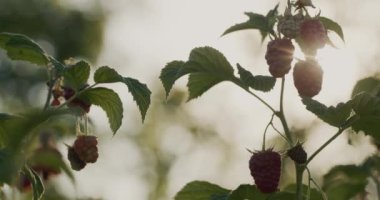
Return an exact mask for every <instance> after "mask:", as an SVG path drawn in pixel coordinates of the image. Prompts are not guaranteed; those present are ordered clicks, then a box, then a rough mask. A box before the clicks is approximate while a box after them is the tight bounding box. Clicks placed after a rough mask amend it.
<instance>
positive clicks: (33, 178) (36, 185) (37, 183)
mask: <svg viewBox="0 0 380 200" xmlns="http://www.w3.org/2000/svg"><path fill="white" fill-rule="evenodd" d="M22 171H23V173H24V174H25V176H26V177H27V178H28V179H29V181H30V182H31V184H32V188H33V200H40V199H41V198H42V195H43V194H44V191H45V188H44V185H43V183H42V180H41V178H40V177H39V176H38V174H37V173H36V172H35V171H33V169H31V168H29V167H24V168H23V170H22Z"/></svg>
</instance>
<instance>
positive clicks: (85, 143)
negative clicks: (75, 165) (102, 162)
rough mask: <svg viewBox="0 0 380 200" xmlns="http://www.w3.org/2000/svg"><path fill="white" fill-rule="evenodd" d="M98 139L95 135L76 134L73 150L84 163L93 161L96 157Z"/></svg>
mask: <svg viewBox="0 0 380 200" xmlns="http://www.w3.org/2000/svg"><path fill="white" fill-rule="evenodd" d="M97 144H98V141H97V140H96V137H95V136H87V135H82V136H78V137H77V139H76V140H75V142H74V146H73V148H74V150H75V152H76V153H77V155H78V157H79V158H80V159H81V160H83V161H84V162H86V163H94V162H96V160H97V159H98V156H99V154H98V148H97V147H96V145H97Z"/></svg>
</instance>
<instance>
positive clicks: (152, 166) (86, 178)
mask: <svg viewBox="0 0 380 200" xmlns="http://www.w3.org/2000/svg"><path fill="white" fill-rule="evenodd" d="M277 3H278V1H275V0H265V1H264V0H250V1H220V0H193V1H186V0H160V1H154V0H96V1H95V0H0V31H1V32H4V31H5V32H15V33H21V34H26V35H28V36H29V37H31V38H33V39H34V40H35V41H37V42H38V43H39V44H40V45H41V46H42V47H43V48H44V49H45V50H46V51H47V52H48V53H49V54H51V55H53V56H54V57H56V58H57V59H58V60H60V61H63V60H65V59H67V58H69V57H75V58H78V59H85V60H88V61H89V62H91V63H92V64H93V66H95V67H100V66H104V65H108V66H111V67H114V68H116V69H117V70H118V71H119V73H120V74H122V75H124V76H131V77H134V78H137V79H139V80H140V81H141V82H145V83H147V85H148V87H149V88H150V89H151V91H152V92H153V93H152V104H151V107H150V108H149V110H148V113H147V118H146V121H145V123H144V124H143V123H142V122H141V118H140V115H139V112H138V109H137V106H136V105H135V103H134V102H133V100H132V97H131V96H130V94H128V91H126V88H125V87H124V86H123V85H112V86H111V87H112V88H113V89H115V91H117V92H118V93H119V95H120V96H121V98H122V100H123V104H124V106H125V113H124V119H123V125H122V127H121V129H120V130H119V131H118V133H117V134H116V135H115V136H112V132H111V130H110V129H109V126H108V124H107V121H108V120H107V119H106V116H105V114H104V113H103V112H102V110H101V109H100V108H95V107H93V108H92V110H91V112H90V117H91V121H92V124H93V126H92V129H91V130H92V132H93V134H94V135H96V136H97V137H98V138H99V139H98V140H99V146H98V147H99V154H100V156H99V159H98V161H97V162H96V163H95V164H91V165H88V166H86V168H85V169H84V170H82V171H79V172H73V173H74V176H75V183H73V182H71V181H70V179H69V178H68V177H67V176H65V175H60V176H56V177H54V178H52V179H50V180H49V182H47V183H46V184H47V192H46V196H45V199H105V200H111V199H112V200H119V199H120V200H122V199H141V200H143V199H146V200H164V199H172V198H173V197H174V195H175V193H176V192H177V191H179V190H180V189H181V188H182V187H183V186H184V185H185V184H186V183H188V182H190V181H192V180H206V181H209V182H213V183H216V184H219V185H221V186H223V187H226V188H230V189H233V188H236V187H237V186H238V185H239V184H242V183H253V179H252V177H251V176H250V174H249V170H248V160H249V157H250V153H249V152H248V151H247V150H246V149H247V148H248V149H251V150H256V149H260V148H261V143H262V133H263V131H264V129H265V126H266V124H267V123H268V122H269V120H270V117H271V114H272V113H271V112H270V111H269V110H268V109H267V108H266V107H264V106H263V105H261V104H260V102H258V101H257V100H256V99H254V98H252V97H251V96H250V95H249V94H246V93H245V92H244V91H242V90H241V89H239V88H238V87H236V86H234V85H232V84H231V83H224V82H223V83H221V84H219V85H217V86H216V87H214V88H212V89H211V90H210V91H209V92H207V93H206V94H204V95H203V96H202V97H201V98H198V99H195V100H193V101H191V102H187V103H186V99H187V91H186V87H185V86H186V78H182V79H180V80H179V81H178V82H177V83H176V85H175V86H174V89H173V91H172V92H171V94H170V96H169V97H168V99H167V100H166V99H165V94H164V90H163V87H162V85H161V83H160V81H159V79H158V77H159V74H160V71H161V69H162V68H163V67H164V66H165V64H166V63H168V62H170V61H172V60H187V58H188V55H189V53H190V51H191V49H193V48H194V47H199V46H212V47H214V48H216V49H218V50H219V51H221V52H222V53H223V54H224V55H225V56H226V57H227V59H228V60H229V61H230V63H231V64H233V65H235V64H236V63H240V64H241V65H242V66H245V67H246V68H247V69H249V70H250V71H252V72H253V73H254V74H264V75H268V74H269V73H268V71H267V65H266V62H265V59H264V55H265V50H266V46H265V44H266V43H265V42H264V43H261V36H260V34H259V32H258V31H254V30H252V31H241V32H236V33H233V34H230V35H227V36H224V37H221V34H222V33H223V32H224V30H226V29H227V28H228V27H230V26H231V25H233V24H235V23H238V22H243V21H246V20H247V18H246V16H245V15H244V14H243V13H244V12H247V11H248V12H256V13H261V14H266V13H267V11H268V10H270V9H272V8H273V7H274V6H275V5H276V4H277ZM285 3H286V1H281V4H280V12H282V11H283V8H284V5H285ZM314 4H315V5H316V6H317V7H318V8H317V9H316V11H318V9H320V10H322V14H321V15H322V16H326V17H329V18H331V19H333V20H335V21H336V22H338V23H339V24H340V25H341V26H342V27H343V30H344V34H345V43H344V42H343V41H341V40H340V39H339V38H338V37H337V36H336V35H334V33H332V34H331V37H332V40H333V42H334V44H335V45H336V46H337V47H338V48H337V49H336V48H332V47H326V48H324V49H323V50H321V51H320V52H319V54H318V59H319V62H320V64H321V66H322V68H323V70H324V82H323V89H322V91H321V93H320V94H319V95H318V96H316V99H317V100H319V101H321V102H323V103H325V104H326V105H336V104H337V103H338V102H343V101H347V100H348V99H349V98H350V95H351V91H352V88H353V86H354V84H355V82H356V81H357V80H359V79H361V78H364V77H367V76H371V75H373V74H375V73H378V71H379V69H380V68H379V67H378V65H379V62H380V60H378V59H379V57H378V55H377V54H378V52H379V49H378V48H379V45H377V44H379V42H380V38H379V37H378V35H379V33H380V22H379V20H378V18H379V17H380V15H379V14H378V12H377V8H379V7H380V2H379V1H376V0H367V1H366V2H365V3H363V2H362V1H342V0H336V1H328V0H318V1H317V0H315V1H314ZM358 8H360V9H358ZM298 55H301V53H300V52H299V51H298ZM296 56H297V53H296ZM279 86H280V84H277V85H276V87H275V89H274V90H273V91H272V92H270V93H258V94H259V95H260V96H262V97H263V98H264V99H266V100H267V101H268V102H269V103H270V104H271V105H274V106H275V107H277V105H278V103H279V101H278V100H279V98H278V97H279V93H280V91H279ZM46 90H47V87H46V72H45V71H44V70H43V69H41V68H38V67H36V66H30V65H29V64H28V63H24V62H15V61H11V60H9V59H8V58H7V56H6V53H5V52H4V51H0V110H1V112H10V113H17V112H22V111H23V110H25V109H27V108H29V107H31V106H33V107H35V106H42V105H43V103H44V99H45V95H46V93H47V91H46ZM284 103H285V112H286V116H287V117H288V122H289V124H290V126H291V129H292V130H293V131H294V132H296V133H297V134H299V136H300V138H301V141H305V148H306V151H307V152H309V153H310V152H313V151H314V150H316V149H317V148H318V147H319V146H320V145H321V144H322V143H323V142H324V141H326V140H327V139H328V138H329V137H330V136H332V135H333V134H334V132H335V131H336V130H335V128H332V127H330V126H328V125H324V124H322V123H321V121H320V120H318V119H316V117H315V116H314V115H313V114H311V113H309V112H308V111H306V110H305V108H304V105H303V104H302V103H301V101H300V98H299V97H298V94H297V91H296V89H295V88H294V86H293V80H292V77H291V76H289V78H288V79H287V82H286V96H285V102H284ZM72 120H73V119H72ZM62 124H63V125H62ZM62 124H60V126H59V127H60V128H56V129H54V130H52V132H53V135H54V137H55V138H56V140H57V141H56V145H57V147H58V149H59V150H60V152H61V153H62V154H63V155H64V157H65V161H66V162H68V161H67V159H66V154H67V148H66V146H65V143H66V144H72V142H73V141H74V139H75V138H74V135H75V131H74V123H70V120H66V121H65V123H62ZM275 124H276V125H277V127H278V128H281V126H280V124H279V122H278V121H275ZM57 126H58V125H57ZM350 135H351V136H348V135H343V136H341V137H339V138H338V139H337V140H336V141H334V142H333V143H332V144H331V145H330V146H329V147H327V148H326V149H325V150H324V151H323V152H322V153H321V154H319V155H318V157H316V158H315V160H313V162H312V163H311V165H310V169H311V172H312V173H313V175H314V176H315V178H316V179H317V181H321V179H320V177H321V175H323V174H325V173H326V172H327V171H328V170H329V169H330V168H331V167H332V166H334V165H336V164H351V163H352V164H358V163H361V162H362V161H363V160H364V159H365V158H366V156H367V155H371V154H373V153H374V152H375V151H376V148H375V147H374V146H373V145H371V142H370V139H369V138H368V137H366V136H364V135H361V134H355V135H354V134H350ZM353 135H354V137H353ZM267 145H268V146H272V147H274V148H275V149H276V150H284V147H285V143H284V141H283V140H282V139H281V138H280V137H278V135H277V134H276V133H275V132H274V131H273V130H270V131H269V134H268V140H267ZM331 155H349V156H331ZM283 169H284V175H283V177H282V180H281V181H282V185H286V183H287V182H292V181H293V180H294V175H293V166H292V164H291V163H290V162H289V163H285V164H284V167H283ZM370 187H372V186H370ZM10 193H11V194H12V196H13V197H17V198H19V199H22V198H26V199H27V198H28V197H27V196H25V194H23V193H18V192H17V191H11V192H10ZM15 193H16V194H15ZM370 195H371V194H370ZM373 198H375V197H373Z"/></svg>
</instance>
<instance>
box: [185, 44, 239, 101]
mask: <svg viewBox="0 0 380 200" xmlns="http://www.w3.org/2000/svg"><path fill="white" fill-rule="evenodd" d="M178 73H179V74H180V75H182V74H187V73H190V77H189V82H188V84H187V86H188V89H189V93H190V94H189V99H188V101H190V100H191V99H194V98H196V97H199V96H200V95H202V94H203V93H204V92H206V91H207V90H208V89H210V88H211V87H212V86H214V85H216V84H218V83H220V82H222V81H228V80H232V79H233V78H234V75H233V73H234V70H233V68H232V66H231V64H230V63H229V62H228V61H227V59H226V58H225V57H224V55H223V54H222V53H220V52H219V51H218V50H216V49H214V48H211V47H200V48H195V49H193V50H192V51H191V53H190V57H189V61H187V62H186V63H185V64H184V65H183V66H182V68H181V69H180V71H179V72H178Z"/></svg>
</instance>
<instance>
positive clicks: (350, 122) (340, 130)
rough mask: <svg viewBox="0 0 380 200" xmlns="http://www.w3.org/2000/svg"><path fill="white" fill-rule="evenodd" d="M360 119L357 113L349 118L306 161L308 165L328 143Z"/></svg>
mask: <svg viewBox="0 0 380 200" xmlns="http://www.w3.org/2000/svg"><path fill="white" fill-rule="evenodd" d="M358 119H359V117H358V116H357V115H354V116H352V117H351V118H349V119H348V120H347V122H346V123H345V124H344V125H343V126H341V127H340V128H339V130H338V132H336V133H335V135H333V136H332V137H331V138H330V139H329V140H327V141H326V142H325V143H324V144H323V145H322V146H320V147H319V148H318V149H317V150H316V151H315V152H314V153H313V154H312V155H311V156H310V157H309V159H307V161H306V165H307V164H309V162H310V161H312V160H313V158H314V157H315V156H316V155H318V153H319V152H321V151H322V150H323V149H324V148H325V147H326V146H327V145H329V144H330V143H331V142H332V141H333V140H335V139H336V138H337V137H338V136H339V135H341V134H342V133H343V131H344V130H346V129H347V128H348V127H350V126H351V125H352V124H353V123H354V122H356V121H357V120H358Z"/></svg>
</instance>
